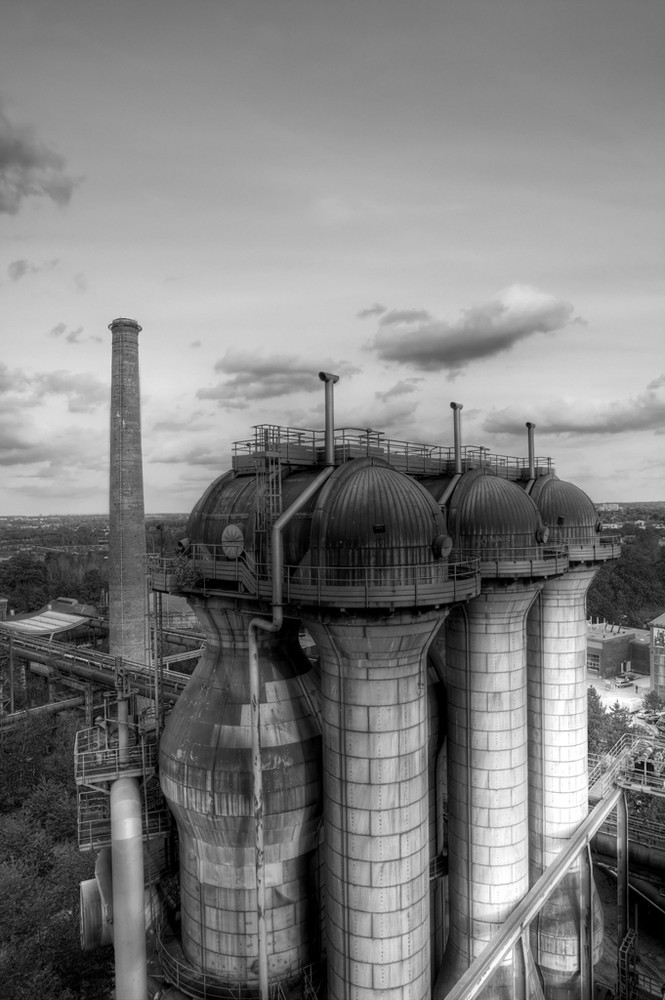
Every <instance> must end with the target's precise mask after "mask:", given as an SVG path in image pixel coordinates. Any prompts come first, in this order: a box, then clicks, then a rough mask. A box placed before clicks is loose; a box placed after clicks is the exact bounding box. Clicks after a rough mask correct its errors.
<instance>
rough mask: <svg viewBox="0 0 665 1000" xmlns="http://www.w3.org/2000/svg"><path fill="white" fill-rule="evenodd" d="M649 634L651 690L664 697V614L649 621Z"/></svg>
mask: <svg viewBox="0 0 665 1000" xmlns="http://www.w3.org/2000/svg"><path fill="white" fill-rule="evenodd" d="M649 629H650V634H651V643H650V645H651V690H652V691H655V692H656V694H659V695H660V696H661V698H665V614H662V615H659V616H658V618H654V619H653V621H651V622H649Z"/></svg>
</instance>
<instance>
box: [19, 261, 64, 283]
mask: <svg viewBox="0 0 665 1000" xmlns="http://www.w3.org/2000/svg"><path fill="white" fill-rule="evenodd" d="M57 263H58V259H57V257H56V258H55V259H54V260H47V261H46V262H45V263H44V264H31V263H30V261H27V260H13V261H12V262H11V264H10V265H9V266H8V267H7V274H8V275H9V279H10V281H20V280H21V278H23V277H25V275H26V274H39V272H40V271H52V270H53V268H54V267H55V266H56V265H57Z"/></svg>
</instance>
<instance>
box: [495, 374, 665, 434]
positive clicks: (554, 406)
mask: <svg viewBox="0 0 665 1000" xmlns="http://www.w3.org/2000/svg"><path fill="white" fill-rule="evenodd" d="M529 419H532V420H533V422H534V423H535V424H536V425H537V427H538V428H540V430H542V431H543V432H545V433H547V434H591V435H600V434H610V435H614V434H625V433H629V432H631V431H653V432H654V433H655V434H665V374H663V375H660V376H659V377H658V378H656V379H654V380H653V381H652V382H650V383H649V384H648V385H647V387H646V389H645V390H644V392H642V393H640V394H639V395H637V396H635V397H634V398H633V399H619V400H614V401H612V402H602V403H597V404H595V405H589V404H580V403H579V400H569V399H560V400H549V401H547V402H546V403H544V404H541V405H540V408H532V409H531V410H530V413H529ZM524 425H525V418H524V413H523V412H521V413H520V414H519V415H518V414H517V412H516V411H515V409H514V408H512V407H510V408H507V409H504V410H496V411H494V412H493V413H490V415H489V416H488V417H487V419H486V421H485V423H484V429H485V430H486V431H488V432H489V433H492V434H495V433H497V434H498V433H508V434H523V433H524Z"/></svg>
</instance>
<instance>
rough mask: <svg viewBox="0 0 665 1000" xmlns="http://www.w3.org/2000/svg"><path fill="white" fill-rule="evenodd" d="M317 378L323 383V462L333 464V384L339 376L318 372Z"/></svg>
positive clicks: (337, 380)
mask: <svg viewBox="0 0 665 1000" xmlns="http://www.w3.org/2000/svg"><path fill="white" fill-rule="evenodd" d="M319 378H320V379H321V381H322V382H325V385H326V389H325V393H326V396H325V407H326V413H325V428H326V429H325V443H326V449H325V462H326V465H334V464H335V404H334V399H333V393H334V389H333V386H334V385H335V382H339V375H331V373H330V372H319Z"/></svg>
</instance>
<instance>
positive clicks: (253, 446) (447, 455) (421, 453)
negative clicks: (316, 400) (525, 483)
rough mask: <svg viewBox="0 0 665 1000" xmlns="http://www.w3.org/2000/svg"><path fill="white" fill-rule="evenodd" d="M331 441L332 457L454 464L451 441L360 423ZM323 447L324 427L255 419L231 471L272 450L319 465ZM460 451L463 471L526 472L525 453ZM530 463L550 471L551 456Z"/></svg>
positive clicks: (426, 470) (425, 470) (418, 467)
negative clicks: (413, 437) (403, 435)
mask: <svg viewBox="0 0 665 1000" xmlns="http://www.w3.org/2000/svg"><path fill="white" fill-rule="evenodd" d="M333 441H334V453H335V461H336V462H344V461H347V460H348V459H351V458H358V457H361V456H363V455H376V456H380V457H382V458H384V459H385V460H386V461H387V462H389V463H390V464H391V465H395V466H396V467H397V468H400V469H404V468H406V469H407V470H408V471H410V472H413V473H414V474H418V473H421V474H423V475H425V474H430V475H432V474H434V475H436V474H443V473H452V472H454V469H455V450H454V447H452V446H446V445H440V444H431V443H428V442H418V441H404V440H399V439H396V438H387V437H385V435H384V434H383V432H382V431H375V430H372V429H371V428H370V429H368V428H361V427H338V428H336V429H335V433H334V437H333ZM324 447H325V431H324V430H323V429H316V430H315V429H313V428H311V427H283V426H280V425H278V424H256V425H255V426H254V437H253V438H247V439H245V440H242V441H235V442H234V444H233V454H232V464H233V467H234V468H235V469H236V471H239V470H242V469H244V468H246V469H248V468H250V467H251V464H252V462H253V461H255V460H256V459H257V458H259V457H260V456H263V455H265V454H267V453H270V452H272V453H273V454H278V455H279V457H280V458H282V459H283V460H284V461H285V462H292V463H293V464H303V465H308V464H312V465H323V464H325V455H324ZM460 457H461V465H462V471H463V472H466V471H468V470H469V469H475V468H479V467H482V468H486V469H488V470H489V471H490V472H492V473H493V474H494V475H497V476H501V477H502V478H507V479H515V480H527V479H528V478H529V469H530V460H529V458H528V457H521V456H513V455H495V454H493V453H492V452H490V451H489V450H488V449H487V448H483V447H481V446H478V445H465V446H464V447H463V448H461V450H460ZM533 466H534V470H535V473H536V475H537V476H544V475H548V474H549V473H551V472H553V471H554V464H553V461H552V459H551V458H548V457H538V458H534V459H533Z"/></svg>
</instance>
